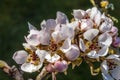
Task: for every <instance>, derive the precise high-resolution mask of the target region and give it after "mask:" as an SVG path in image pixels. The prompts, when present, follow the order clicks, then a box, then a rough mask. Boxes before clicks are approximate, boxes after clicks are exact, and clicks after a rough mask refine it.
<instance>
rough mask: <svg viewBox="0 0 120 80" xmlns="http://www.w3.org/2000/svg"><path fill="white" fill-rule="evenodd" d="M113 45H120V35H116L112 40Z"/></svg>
mask: <svg viewBox="0 0 120 80" xmlns="http://www.w3.org/2000/svg"><path fill="white" fill-rule="evenodd" d="M112 46H113V47H116V48H117V47H120V37H117V38H116V39H115V40H113V42H112Z"/></svg>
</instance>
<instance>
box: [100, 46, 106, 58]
mask: <svg viewBox="0 0 120 80" xmlns="http://www.w3.org/2000/svg"><path fill="white" fill-rule="evenodd" d="M107 54H108V46H104V47H102V48H101V49H100V50H99V51H98V55H99V56H106V55H107Z"/></svg>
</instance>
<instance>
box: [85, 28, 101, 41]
mask: <svg viewBox="0 0 120 80" xmlns="http://www.w3.org/2000/svg"><path fill="white" fill-rule="evenodd" d="M98 33H99V30H97V29H90V30H87V31H86V32H85V33H83V37H84V39H86V40H88V41H91V40H93V39H94V38H95V37H96V36H97V35H98Z"/></svg>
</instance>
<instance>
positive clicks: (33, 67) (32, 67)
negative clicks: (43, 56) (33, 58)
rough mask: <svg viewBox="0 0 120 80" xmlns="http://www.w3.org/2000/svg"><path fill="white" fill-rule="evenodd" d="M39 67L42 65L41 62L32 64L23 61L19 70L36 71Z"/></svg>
mask: <svg viewBox="0 0 120 80" xmlns="http://www.w3.org/2000/svg"><path fill="white" fill-rule="evenodd" d="M41 67H42V64H39V65H34V64H31V63H24V64H22V66H21V70H22V71H25V72H29V73H32V72H35V71H38V70H39V69H40V68H41Z"/></svg>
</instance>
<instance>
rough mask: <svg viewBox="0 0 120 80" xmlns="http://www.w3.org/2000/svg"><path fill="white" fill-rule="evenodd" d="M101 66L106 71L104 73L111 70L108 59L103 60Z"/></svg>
mask: <svg viewBox="0 0 120 80" xmlns="http://www.w3.org/2000/svg"><path fill="white" fill-rule="evenodd" d="M100 68H101V71H102V73H104V74H108V70H109V68H108V66H107V62H106V60H105V61H103V62H102V64H101V67H100Z"/></svg>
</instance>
